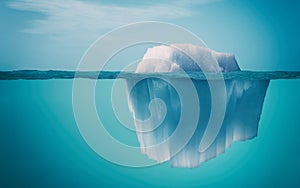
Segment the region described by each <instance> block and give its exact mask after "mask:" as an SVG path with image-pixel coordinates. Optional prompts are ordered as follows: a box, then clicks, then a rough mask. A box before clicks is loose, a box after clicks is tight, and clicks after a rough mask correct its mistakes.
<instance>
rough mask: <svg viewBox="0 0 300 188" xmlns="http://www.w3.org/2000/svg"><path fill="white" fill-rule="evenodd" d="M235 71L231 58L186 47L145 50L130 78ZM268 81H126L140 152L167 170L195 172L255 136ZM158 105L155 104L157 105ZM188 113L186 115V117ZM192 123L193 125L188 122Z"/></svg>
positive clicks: (227, 55)
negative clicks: (235, 143)
mask: <svg viewBox="0 0 300 188" xmlns="http://www.w3.org/2000/svg"><path fill="white" fill-rule="evenodd" d="M187 71H202V72H213V73H225V72H231V71H240V68H239V66H238V64H237V61H236V59H235V57H234V55H233V54H229V53H220V52H216V51H214V50H211V49H209V48H206V47H202V46H195V45H191V44H174V45H170V46H167V45H161V46H156V47H153V48H149V49H148V50H147V52H146V53H145V54H144V57H143V59H142V61H141V62H140V63H139V64H138V66H137V68H136V72H138V73H144V72H145V73H146V72H187ZM268 84H269V81H268V80H223V81H205V80H192V79H179V80H178V79H173V80H172V79H169V80H165V79H164V78H152V77H149V78H145V79H142V80H138V81H137V80H130V79H128V80H127V87H128V93H129V98H128V103H129V108H130V110H131V111H132V113H133V116H134V121H135V127H136V130H137V136H138V140H139V143H140V147H141V152H142V153H144V154H146V155H147V156H148V157H149V158H151V159H153V160H156V161H158V162H159V163H162V162H165V161H168V160H170V162H171V166H173V167H189V168H193V167H197V166H198V165H199V164H200V163H202V162H205V161H207V160H209V159H212V158H214V157H216V156H217V155H219V154H221V153H224V151H225V149H226V148H228V147H229V146H230V145H231V143H232V142H233V141H243V140H248V139H251V138H254V137H255V136H256V135H257V130H258V124H259V119H260V115H261V111H262V107H263V101H264V97H265V94H266V90H267V87H268ZM157 99H159V100H157ZM186 111H188V112H186ZM192 119H195V121H193V120H192Z"/></svg>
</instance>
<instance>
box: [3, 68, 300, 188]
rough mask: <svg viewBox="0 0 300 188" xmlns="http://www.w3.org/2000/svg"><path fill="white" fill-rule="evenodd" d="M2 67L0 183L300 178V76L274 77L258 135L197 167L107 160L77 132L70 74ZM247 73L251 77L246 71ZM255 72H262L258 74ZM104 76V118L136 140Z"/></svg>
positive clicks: (275, 183) (246, 182) (257, 183)
mask: <svg viewBox="0 0 300 188" xmlns="http://www.w3.org/2000/svg"><path fill="white" fill-rule="evenodd" d="M5 74H7V73H5ZM249 74H250V73H249ZM258 74H259V73H258ZM261 74H262V73H261ZM3 75H4V73H3V72H2V73H1V74H0V78H1V79H2V80H0V91H1V92H0V114H1V126H0V134H1V135H0V146H1V155H0V165H1V166H0V167H1V174H0V176H1V178H0V179H1V181H0V187H70V186H72V187H83V186H86V187H154V186H157V187H200V186H207V187H223V186H225V187H299V186H300V179H299V174H300V151H299V146H300V137H299V133H300V126H299V125H300V124H299V120H298V117H299V112H300V106H299V104H300V99H299V96H300V80H298V79H289V80H287V79H281V80H272V81H271V82H270V86H269V88H268V91H267V94H266V98H265V102H264V107H263V112H262V115H261V120H260V124H259V130H258V136H257V137H256V138H254V139H252V140H249V141H246V142H235V143H233V145H232V146H231V148H229V149H227V150H226V152H225V154H222V155H220V156H218V157H216V158H215V159H212V160H210V161H208V162H206V163H203V164H201V165H200V166H199V167H198V168H194V169H185V168H171V167H170V164H169V163H168V162H167V163H164V164H161V165H156V166H152V167H148V168H128V167H122V166H119V165H116V164H112V163H110V162H108V161H106V160H104V159H103V158H101V157H100V156H98V155H97V154H96V153H95V152H93V150H92V149H90V148H89V146H88V145H87V144H86V143H85V141H84V140H83V138H82V137H81V135H80V133H79V130H78V128H77V125H76V122H75V120H74V116H73V109H72V84H73V82H72V80H71V79H63V77H61V78H60V77H57V79H52V80H40V78H35V79H36V80H22V79H24V77H22V79H20V77H19V78H17V77H14V79H11V80H5V78H4V77H3ZM271 75H273V76H274V73H273V74H271ZM291 75H293V76H291ZM21 76H24V75H21ZM31 76H32V75H31ZM44 76H45V75H44ZM46 76H47V75H46ZM48 76H49V75H48ZM69 76H70V75H69ZM243 76H248V79H249V75H246V74H245V75H243ZM252 76H253V75H252ZM265 76H266V75H265ZM276 76H277V77H276ZM73 77H74V74H73ZM241 77H242V76H240V78H241ZM275 77H276V78H277V79H278V78H299V73H295V72H294V73H289V75H287V72H285V73H283V72H280V73H277V74H275ZM275 77H273V78H275ZM6 78H7V79H8V77H7V75H6ZM70 78H72V74H71V76H70ZM92 78H95V77H92ZM252 78H254V79H261V75H260V77H259V78H255V77H252ZM15 79H19V80H15ZM264 79H270V77H268V78H266V77H264ZM99 81H100V82H102V84H101V87H100V86H98V85H97V86H96V87H97V88H96V91H97V92H98V93H100V94H101V97H100V96H99V98H98V99H97V108H99V113H101V114H103V116H104V117H105V120H104V121H106V122H111V125H112V126H111V127H108V128H107V129H108V130H109V132H110V133H112V134H113V135H114V136H115V137H117V138H118V139H119V140H122V139H123V140H124V141H126V142H128V143H130V144H134V145H138V142H137V138H136V137H135V134H131V133H128V135H126V136H127V137H126V139H124V138H123V137H124V135H123V134H122V131H125V130H120V128H118V123H117V121H116V119H115V117H114V115H113V112H112V109H111V103H110V101H109V100H107V99H108V98H109V97H110V92H111V86H112V83H113V81H114V80H113V79H105V80H99ZM254 102H255V101H254ZM116 130H118V131H119V132H118V131H116ZM114 132H117V133H114ZM107 147H108V148H109V146H107ZM120 155H122V154H121V153H120Z"/></svg>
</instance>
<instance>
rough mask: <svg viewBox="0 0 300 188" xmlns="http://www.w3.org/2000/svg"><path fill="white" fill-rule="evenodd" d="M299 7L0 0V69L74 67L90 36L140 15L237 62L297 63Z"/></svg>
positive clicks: (275, 66) (235, 1) (235, 0)
mask: <svg viewBox="0 0 300 188" xmlns="http://www.w3.org/2000/svg"><path fill="white" fill-rule="evenodd" d="M299 12H300V2H299V1H278V0H275V1H268V0H266V1H259V0H254V1H247V0H204V1H172V2H171V1H147V2H144V1H126V2H124V1H92V0H89V1H75V0H66V1H57V0H54V1H35V0H33V1H29V0H16V1H1V3H0V33H1V34H0V41H1V42H0V59H1V63H0V70H15V69H64V70H75V69H76V67H77V65H78V63H79V61H80V59H81V57H82V56H83V54H84V52H85V51H86V50H87V48H88V47H89V46H90V45H91V44H92V42H94V41H95V40H96V39H97V38H99V37H100V36H102V35H104V34H105V33H107V32H109V31H111V30H112V29H115V28H117V27H120V26H122V25H125V24H129V23H134V22H140V21H163V22H168V23H172V24H176V25H179V26H182V27H184V28H186V29H188V30H190V31H191V32H193V33H195V34H196V35H197V36H199V37H200V38H201V39H202V40H203V41H204V42H205V43H206V45H207V46H208V47H209V48H212V49H214V50H216V51H223V52H230V53H233V54H235V56H236V58H237V60H238V63H239V65H240V67H241V68H242V69H246V70H300V63H299V62H298V61H299V58H300V55H299V54H300V53H299V48H298V45H299V43H300V37H299V33H300V29H299V23H300V14H299ZM124 37H126V36H124ZM145 51H146V49H145ZM130 53H134V52H132V51H130V50H129V51H128V54H129V55H130ZM139 53H140V54H138V55H139V56H140V57H142V56H143V53H144V51H143V50H141V51H140V52H139ZM135 55H137V54H135Z"/></svg>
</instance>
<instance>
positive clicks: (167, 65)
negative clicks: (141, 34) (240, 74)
mask: <svg viewBox="0 0 300 188" xmlns="http://www.w3.org/2000/svg"><path fill="white" fill-rule="evenodd" d="M180 69H183V70H184V71H203V72H216V73H218V72H230V71H237V70H240V68H239V66H238V64H237V62H236V60H235V57H234V55H233V54H230V53H220V52H216V51H214V50H211V49H209V48H206V47H203V46H195V45H192V44H173V45H170V46H167V45H161V46H155V47H153V48H148V50H147V52H146V53H145V55H144V57H143V59H142V61H141V62H140V63H139V65H138V67H137V70H136V72H176V71H179V70H180Z"/></svg>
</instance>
